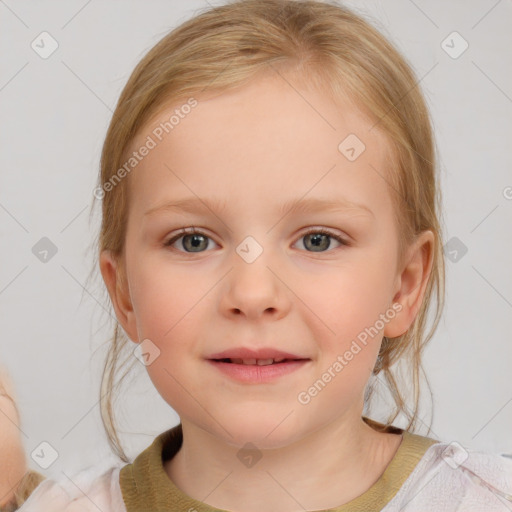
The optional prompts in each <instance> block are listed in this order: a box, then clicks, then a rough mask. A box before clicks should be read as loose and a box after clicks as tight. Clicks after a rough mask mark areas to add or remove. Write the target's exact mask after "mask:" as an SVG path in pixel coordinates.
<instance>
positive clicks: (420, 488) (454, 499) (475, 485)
mask: <svg viewBox="0 0 512 512" xmlns="http://www.w3.org/2000/svg"><path fill="white" fill-rule="evenodd" d="M509 509H512V458H511V457H510V456H505V455H498V454H495V453H487V452H483V451H478V450H475V449H472V448H468V447H464V446H462V445H461V444H459V443H458V442H450V443H448V442H438V443H435V444H432V445H431V446H429V447H428V448H427V450H426V451H425V453H424V455H423V457H422V458H421V460H420V461H419V462H418V464H417V466H416V467H415V469H414V471H413V472H412V473H411V474H410V476H409V478H408V479H407V480H406V481H405V483H404V484H403V485H402V487H401V488H400V490H399V491H398V493H397V494H396V495H395V497H394V498H393V499H392V500H391V501H390V502H389V503H388V505H387V506H386V507H385V508H384V509H383V511H385V512H395V511H398V510H400V511H403V512H414V511H422V512H427V511H435V512H449V511H450V512H451V511H453V510H467V511H469V512H479V511H482V512H484V511H485V512H494V511H496V512H498V511H503V510H509Z"/></svg>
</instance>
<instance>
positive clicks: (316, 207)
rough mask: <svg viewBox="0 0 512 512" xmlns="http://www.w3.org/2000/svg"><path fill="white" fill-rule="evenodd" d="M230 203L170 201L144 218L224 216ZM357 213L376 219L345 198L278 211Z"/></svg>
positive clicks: (295, 203) (302, 202)
mask: <svg viewBox="0 0 512 512" xmlns="http://www.w3.org/2000/svg"><path fill="white" fill-rule="evenodd" d="M228 203H229V201H228V200H226V199H222V200H221V199H218V198H210V199H206V198H205V199H200V198H198V197H187V198H183V199H177V200H174V201H168V202H166V203H164V204H161V205H158V206H155V207H153V208H150V209H149V210H147V211H146V212H145V213H144V216H150V215H154V214H156V213H164V212H185V213H197V212H206V211H207V210H209V211H211V212H214V213H215V214H222V213H224V212H225V211H226V209H227V207H228ZM342 211H355V212H358V213H364V214H370V215H372V216H373V217H375V215H374V213H373V211H372V210H371V209H370V208H369V207H368V206H366V205H364V204H361V203H356V202H353V201H348V200H347V199H344V198H338V199H320V198H310V199H302V198H299V199H292V200H290V201H286V202H285V203H282V204H281V205H280V207H279V209H278V214H280V215H285V214H286V215H288V214H299V213H315V212H342Z"/></svg>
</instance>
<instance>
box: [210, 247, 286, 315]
mask: <svg viewBox="0 0 512 512" xmlns="http://www.w3.org/2000/svg"><path fill="white" fill-rule="evenodd" d="M232 261H233V266H232V269H231V271H230V272H229V273H228V275H227V276H226V282H225V287H224V288H223V291H222V299H221V301H220V307H221V312H222V314H224V315H226V316H229V317H230V318H231V319H233V317H236V316H240V317H245V318H246V319H248V320H260V319H264V318H267V317H268V318H271V319H273V320H277V319H279V318H282V317H283V316H285V315H286V314H287V313H288V311H289V309H290V290H289V288H288V287H287V285H286V283H285V280H284V279H283V278H282V277H281V276H280V275H279V271H278V270H277V269H276V268H274V267H276V262H275V260H274V261H272V259H271V258H270V256H269V255H268V252H267V251H263V253H262V254H261V255H260V256H259V257H258V258H257V259H256V260H255V261H253V262H252V263H249V262H247V261H245V260H244V259H243V258H242V257H240V256H239V255H238V254H235V255H234V257H233V260H232Z"/></svg>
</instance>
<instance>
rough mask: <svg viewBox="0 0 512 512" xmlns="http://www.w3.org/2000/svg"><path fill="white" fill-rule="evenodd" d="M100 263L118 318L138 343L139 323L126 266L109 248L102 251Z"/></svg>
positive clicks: (132, 338)
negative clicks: (136, 317) (131, 297)
mask: <svg viewBox="0 0 512 512" xmlns="http://www.w3.org/2000/svg"><path fill="white" fill-rule="evenodd" d="M99 264H100V270H101V275H102V276H103V281H105V285H106V286H107V290H108V294H109V295H110V300H111V301H112V305H113V306H114V311H115V313H116V316H117V320H118V321H119V323H120V324H121V326H122V327H123V329H124V331H125V332H126V334H127V335H128V336H129V338H130V339H131V340H132V341H133V342H135V343H138V341H139V337H138V334H137V323H136V319H135V314H134V311H133V305H132V302H131V299H130V292H129V287H128V282H127V279H126V272H125V268H124V266H123V265H122V263H121V262H120V260H119V259H118V258H116V257H115V256H114V255H113V254H112V253H111V251H107V250H105V251H102V252H101V254H100V261H99Z"/></svg>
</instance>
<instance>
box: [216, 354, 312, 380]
mask: <svg viewBox="0 0 512 512" xmlns="http://www.w3.org/2000/svg"><path fill="white" fill-rule="evenodd" d="M207 361H208V362H209V363H210V364H211V365H212V366H213V367H214V368H216V369H217V371H219V372H220V374H221V375H224V376H227V377H229V378H230V379H231V380H234V381H237V382H238V383H244V384H264V383H272V382H275V381H276V380H278V379H280V378H282V377H284V376H285V375H289V374H291V373H293V372H296V371H298V370H299V369H301V368H304V367H307V366H309V365H308V363H310V362H311V359H310V358H306V357H301V356H297V355H293V354H288V353H285V352H278V351H276V350H273V349H272V350H270V349H269V350H259V351H252V350H246V349H238V350H230V351H229V352H227V351H226V352H223V353H219V354H214V355H212V356H211V357H209V358H208V359H207Z"/></svg>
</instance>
